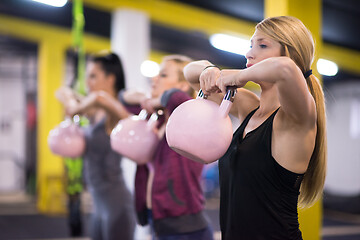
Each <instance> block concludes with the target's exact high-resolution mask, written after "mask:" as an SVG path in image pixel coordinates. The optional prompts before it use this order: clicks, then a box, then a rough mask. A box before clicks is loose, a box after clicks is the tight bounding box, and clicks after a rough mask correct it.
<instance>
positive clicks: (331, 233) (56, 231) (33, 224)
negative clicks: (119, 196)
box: [0, 195, 360, 240]
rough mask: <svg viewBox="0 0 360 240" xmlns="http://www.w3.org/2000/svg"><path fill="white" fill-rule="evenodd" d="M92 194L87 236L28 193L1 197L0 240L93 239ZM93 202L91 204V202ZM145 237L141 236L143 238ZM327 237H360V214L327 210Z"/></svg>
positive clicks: (213, 213) (209, 207) (211, 211)
mask: <svg viewBox="0 0 360 240" xmlns="http://www.w3.org/2000/svg"><path fill="white" fill-rule="evenodd" d="M86 199H88V197H85V200H84V201H83V203H84V204H83V208H84V212H85V213H84V216H83V225H84V228H83V232H84V234H83V236H82V237H79V238H71V237H70V234H69V229H68V226H67V219H66V217H65V216H48V215H41V214H39V213H38V212H37V211H36V207H35V200H34V199H32V198H31V197H28V196H24V195H13V196H0V240H3V239H4V240H5V239H6V240H8V239H28V240H29V239H31V240H35V239H48V240H50V239H51V240H60V239H61V240H70V239H78V240H90V238H89V237H88V235H87V223H88V221H89V213H88V212H89V211H88V209H89V208H90V207H89V204H88V203H87V200H86ZM90 204H91V203H90ZM218 206H219V205H218V199H216V198H213V199H208V201H207V204H206V211H207V214H208V216H209V219H210V221H211V223H212V225H213V228H214V232H215V233H214V236H215V239H216V240H219V239H220V229H219V220H218V214H219V212H218ZM139 236H141V237H139ZM147 239H149V238H148V237H146V234H137V239H136V240H147ZM322 239H323V240H355V239H356V240H359V239H360V214H351V213H345V212H340V211H334V210H329V209H326V208H325V209H324V216H323V229H322Z"/></svg>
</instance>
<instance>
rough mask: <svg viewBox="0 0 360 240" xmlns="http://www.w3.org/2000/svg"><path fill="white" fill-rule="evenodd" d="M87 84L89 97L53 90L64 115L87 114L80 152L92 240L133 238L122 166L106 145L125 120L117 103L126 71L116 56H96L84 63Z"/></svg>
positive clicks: (132, 217)
mask: <svg viewBox="0 0 360 240" xmlns="http://www.w3.org/2000/svg"><path fill="white" fill-rule="evenodd" d="M87 72H88V77H87V80H86V84H87V87H88V95H87V96H86V97H84V98H79V97H77V96H76V95H75V94H74V93H73V92H72V90H71V89H69V88H61V89H59V90H58V91H57V97H58V99H59V100H60V101H61V102H62V103H63V104H64V106H65V108H66V112H67V114H68V115H70V116H73V115H75V114H83V115H86V116H87V117H88V118H89V120H90V125H89V126H88V127H86V128H85V129H84V130H85V139H86V150H85V153H84V165H85V174H84V175H85V177H86V181H87V186H88V189H89V192H90V193H91V196H92V199H93V202H94V211H93V214H92V220H91V225H90V235H91V238H92V239H93V240H112V239H114V240H119V239H122V240H132V239H133V238H134V231H135V211H134V206H133V200H132V196H131V193H130V192H129V190H128V189H127V187H126V185H125V182H124V179H123V176H122V172H121V168H120V161H121V156H120V155H119V154H118V153H116V152H114V151H113V150H112V149H111V146H110V137H109V135H110V133H111V130H112V129H113V128H114V127H115V125H116V123H117V122H118V121H119V120H120V119H123V118H126V117H128V116H129V114H130V113H129V112H128V111H127V110H126V109H125V108H124V107H123V105H122V104H121V103H120V102H119V101H118V99H117V96H118V92H119V91H120V90H121V89H123V88H124V82H125V81H124V72H123V68H122V64H121V61H120V59H119V57H118V56H117V55H116V54H113V53H110V54H108V55H105V56H94V57H93V58H92V59H91V61H90V63H89V64H88V69H87Z"/></svg>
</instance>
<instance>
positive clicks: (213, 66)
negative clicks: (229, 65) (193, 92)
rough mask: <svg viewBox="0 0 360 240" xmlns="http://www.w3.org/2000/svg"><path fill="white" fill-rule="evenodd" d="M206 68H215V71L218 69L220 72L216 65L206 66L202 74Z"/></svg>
mask: <svg viewBox="0 0 360 240" xmlns="http://www.w3.org/2000/svg"><path fill="white" fill-rule="evenodd" d="M208 68H217V69H219V70H220V71H221V68H220V67H219V66H217V65H209V66H206V67H205V68H204V69H203V70H202V71H203V72H204V71H205V70H206V69H208Z"/></svg>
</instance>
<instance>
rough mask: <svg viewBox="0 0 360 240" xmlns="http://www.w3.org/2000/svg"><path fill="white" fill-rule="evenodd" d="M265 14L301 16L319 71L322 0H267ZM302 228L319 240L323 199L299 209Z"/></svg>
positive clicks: (308, 238)
mask: <svg viewBox="0 0 360 240" xmlns="http://www.w3.org/2000/svg"><path fill="white" fill-rule="evenodd" d="M264 4H265V6H264V11H265V13H264V16H265V17H273V16H281V15H290V16H294V17H297V18H299V19H300V20H301V21H302V22H303V23H304V24H305V26H306V27H307V28H308V29H309V30H310V31H311V33H312V35H313V38H314V41H315V59H314V63H313V66H312V69H313V72H314V73H315V74H316V76H317V77H318V78H319V79H321V76H320V75H319V74H318V73H317V70H316V62H317V59H318V57H319V52H320V51H321V45H322V39H321V18H322V8H321V7H322V3H321V0H265V1H264ZM299 221H300V229H301V231H302V233H303V238H304V239H305V240H319V239H320V238H321V226H322V201H321V200H320V201H318V202H317V203H316V204H315V205H314V206H313V207H311V208H309V209H306V210H299Z"/></svg>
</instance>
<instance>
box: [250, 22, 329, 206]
mask: <svg viewBox="0 0 360 240" xmlns="http://www.w3.org/2000/svg"><path fill="white" fill-rule="evenodd" d="M256 29H257V30H259V31H261V32H262V33H264V34H266V35H267V36H269V37H270V38H272V39H274V40H276V41H278V42H279V43H280V44H281V45H282V55H283V56H288V57H289V58H291V59H292V60H293V61H294V62H295V63H296V65H297V66H298V67H299V68H300V69H301V71H302V72H303V73H305V72H307V71H309V70H310V68H311V64H312V62H313V59H314V51H315V47H314V40H313V38H312V35H311V33H310V31H309V30H308V29H307V28H306V27H305V25H304V24H303V23H302V22H301V21H300V20H299V19H297V18H295V17H290V16H280V17H272V18H267V19H264V20H263V21H262V22H260V23H258V24H257V25H256ZM306 83H307V85H308V88H309V91H310V93H311V95H312V96H313V98H314V100H315V103H316V113H317V134H316V141H315V148H314V151H313V154H312V156H311V159H310V162H309V165H308V168H307V170H306V173H305V175H304V179H303V181H302V183H301V187H300V195H299V206H301V207H309V206H311V205H312V204H314V203H315V202H316V201H317V200H318V199H319V198H320V197H321V195H322V190H323V188H324V182H325V176H326V162H327V141H326V114H325V100H324V93H323V90H322V87H321V84H320V82H319V80H318V79H317V78H316V77H315V76H314V75H310V76H309V77H308V78H306Z"/></svg>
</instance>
